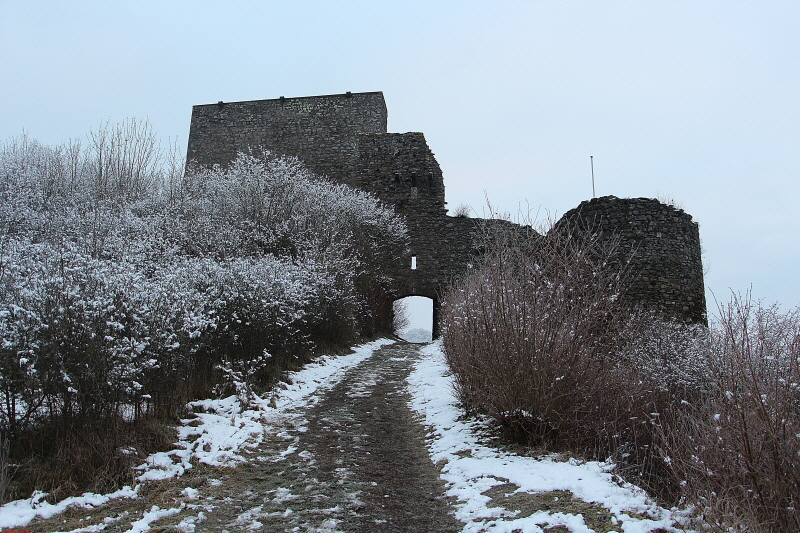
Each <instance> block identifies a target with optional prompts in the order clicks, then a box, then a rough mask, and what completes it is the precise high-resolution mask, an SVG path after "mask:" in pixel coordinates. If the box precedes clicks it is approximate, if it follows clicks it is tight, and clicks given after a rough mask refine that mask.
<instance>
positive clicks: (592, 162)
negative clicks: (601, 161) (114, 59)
mask: <svg viewBox="0 0 800 533" xmlns="http://www.w3.org/2000/svg"><path fill="white" fill-rule="evenodd" d="M589 164H591V165H592V198H597V195H596V194H595V193H594V156H593V155H590V156H589Z"/></svg>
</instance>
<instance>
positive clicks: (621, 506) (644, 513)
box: [0, 340, 683, 533]
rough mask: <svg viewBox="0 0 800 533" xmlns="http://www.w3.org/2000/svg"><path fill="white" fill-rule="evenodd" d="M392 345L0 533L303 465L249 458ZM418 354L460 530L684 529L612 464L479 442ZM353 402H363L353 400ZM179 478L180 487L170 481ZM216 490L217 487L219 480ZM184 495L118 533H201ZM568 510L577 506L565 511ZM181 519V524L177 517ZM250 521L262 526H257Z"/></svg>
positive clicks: (435, 448)
mask: <svg viewBox="0 0 800 533" xmlns="http://www.w3.org/2000/svg"><path fill="white" fill-rule="evenodd" d="M391 342H392V341H389V340H380V341H375V342H372V343H369V344H366V345H363V346H360V347H358V348H356V349H355V351H354V353H352V354H350V355H346V356H341V357H326V358H322V359H321V360H320V361H318V362H316V363H314V364H310V365H307V366H306V367H305V368H304V369H303V370H302V371H300V372H296V373H294V374H293V375H292V377H291V384H283V385H282V386H281V387H279V388H277V389H276V391H275V393H274V395H271V396H269V397H265V398H258V397H257V398H255V399H254V401H253V402H252V404H251V406H250V408H249V409H244V410H243V409H242V408H241V405H240V402H239V401H237V399H236V397H230V398H226V399H223V400H205V401H201V402H194V403H193V404H192V409H193V410H194V411H195V412H196V413H197V418H195V419H187V420H186V421H185V423H184V425H183V426H181V427H180V428H179V437H180V442H179V443H178V445H177V446H176V449H174V450H172V451H169V452H162V453H157V454H153V455H152V456H150V457H149V458H148V459H147V461H146V462H144V463H143V464H142V465H141V466H140V468H139V475H138V480H139V482H140V484H139V485H137V486H136V487H133V488H130V487H125V488H123V489H122V490H120V491H117V492H115V493H112V494H108V495H95V494H85V495H83V496H80V497H77V498H70V499H68V500H65V501H62V502H60V503H59V504H56V505H51V504H49V503H47V502H44V501H43V497H44V496H45V495H43V494H40V493H39V494H35V495H33V497H32V498H30V499H27V500H19V501H16V502H11V503H9V504H6V505H5V506H3V507H1V508H0V529H2V528H21V527H25V526H26V525H28V524H29V523H30V522H31V520H33V519H34V518H36V517H40V518H48V517H51V516H54V515H58V513H61V512H62V511H63V510H64V509H66V508H67V507H68V506H77V507H81V508H84V509H95V508H98V506H102V505H104V504H108V502H111V501H112V500H115V499H116V500H118V499H122V498H130V499H133V500H136V499H137V498H139V495H140V492H141V490H142V487H143V486H145V483H146V482H153V481H156V482H157V481H158V480H173V481H172V483H180V479H181V476H184V475H185V474H187V473H188V472H189V471H191V470H192V468H194V466H193V464H195V465H196V464H200V465H210V466H213V467H223V466H236V465H239V464H242V463H246V462H250V463H254V462H255V461H256V459H257V460H258V461H262V462H263V461H268V462H274V461H280V460H281V458H282V457H286V456H288V455H290V454H293V455H295V456H299V457H301V458H302V457H303V453H304V452H302V451H301V452H298V449H297V447H296V444H297V439H296V437H291V438H289V437H288V436H286V437H285V439H284V441H283V442H285V443H284V444H281V447H280V448H279V449H275V451H274V452H273V453H274V454H275V457H274V458H269V457H258V456H257V454H256V455H254V453H253V450H256V449H258V448H259V446H261V445H262V441H263V440H264V439H265V438H268V437H269V436H270V435H272V436H275V435H278V436H280V435H282V434H286V435H288V434H287V433H286V431H285V429H284V428H286V427H287V423H290V424H291V426H292V428H293V429H295V430H296V431H298V432H303V431H305V424H307V420H306V419H305V418H304V416H303V413H304V412H305V410H307V409H308V408H310V407H311V406H314V405H315V404H317V403H318V402H319V401H320V399H321V398H322V397H323V395H324V394H325V392H326V391H328V390H330V389H331V388H332V387H334V385H336V384H337V383H338V382H339V381H340V380H342V378H343V377H344V375H345V373H346V372H347V371H348V370H349V369H352V368H353V367H355V366H357V365H359V364H360V363H362V362H364V361H365V360H366V359H367V358H369V357H370V356H371V355H372V354H373V352H374V351H375V350H377V349H378V348H379V347H381V346H383V345H386V344H390V343H391ZM422 354H423V357H421V358H420V360H419V363H417V365H416V367H415V370H414V371H413V372H412V374H411V375H410V376H409V378H408V390H409V393H410V395H411V402H410V403H411V405H410V407H411V408H412V409H413V410H415V411H416V412H417V413H419V415H420V417H421V418H422V421H423V423H424V424H425V425H426V426H427V427H428V429H429V434H428V441H427V446H428V448H429V451H430V455H431V459H432V461H433V462H434V463H435V464H436V465H437V466H439V468H440V469H441V476H442V478H443V479H444V480H445V482H446V483H447V486H448V489H447V491H448V495H449V496H452V497H453V498H454V500H455V501H456V503H455V515H456V518H458V519H459V520H460V521H461V522H463V523H464V527H463V531H464V532H477V531H493V532H512V531H522V532H542V531H544V530H545V528H549V527H553V526H559V525H560V526H563V527H565V528H566V529H567V530H569V531H571V532H573V533H579V532H580V533H582V532H588V531H595V530H594V529H591V527H590V526H591V525H592V524H594V523H595V522H596V521H597V520H598V519H599V518H598V517H600V518H602V519H603V520H604V521H605V522H606V523H607V524H610V525H612V526H613V529H614V530H617V531H620V532H626V533H634V532H646V531H653V530H657V529H658V528H663V529H665V530H667V531H676V530H678V529H675V528H674V526H673V525H674V524H676V523H677V522H679V521H681V520H682V518H683V516H682V515H681V514H680V513H678V512H676V511H674V510H666V509H662V508H660V507H658V506H656V505H655V504H654V503H653V502H651V501H650V500H648V498H647V497H646V495H645V494H644V493H643V492H642V491H641V490H639V489H637V488H636V487H633V486H631V485H627V484H623V483H619V482H617V481H615V479H616V478H615V477H614V476H613V474H612V473H611V470H612V468H613V465H608V464H603V463H597V462H578V461H575V460H570V461H559V460H558V458H556V457H552V458H546V459H543V460H542V459H539V460H537V459H534V458H531V457H519V456H515V455H511V454H507V453H504V452H501V451H498V450H497V449H495V448H492V447H490V446H487V445H484V444H482V442H483V441H484V439H482V438H481V435H482V434H483V433H485V429H486V428H485V427H483V426H482V425H481V424H480V423H478V422H474V421H472V422H470V421H464V420H461V419H460V417H461V415H462V413H460V412H459V410H458V408H457V407H456V404H455V400H454V398H453V396H452V394H451V381H450V377H448V376H449V372H448V370H447V368H446V366H445V364H444V361H443V357H442V355H441V352H440V351H439V349H438V346H437V345H436V344H431V345H427V346H424V347H423V348H422ZM366 385H369V384H365V386H366ZM356 396H357V395H356ZM353 401H359V398H358V397H354V398H353ZM190 424H191V425H190ZM262 448H263V446H262ZM262 464H263V463H262ZM256 466H257V465H256ZM176 479H177V480H178V481H174V480H176ZM211 482H212V483H211V484H212V485H213V480H211ZM179 490H181V495H182V497H181V501H180V503H179V504H178V503H175V502H173V503H172V504H171V505H169V506H167V505H164V506H163V507H164V508H161V507H160V506H157V505H153V506H152V507H149V508H147V509H145V510H143V511H142V512H141V513H140V514H137V515H136V516H135V517H134V516H131V517H130V518H129V523H130V527H129V528H128V526H126V527H125V528H121V529H120V528H116V529H114V530H115V531H116V530H119V531H126V532H144V531H147V530H149V529H150V528H151V527H154V526H155V525H156V522H157V521H158V520H161V519H164V518H165V517H170V516H173V515H179V514H180V515H181V516H183V515H184V514H186V512H187V508H191V509H193V511H192V515H191V516H187V518H185V519H181V522H180V523H179V524H178V525H177V529H178V530H180V531H185V532H193V531H195V526H196V524H198V523H200V522H201V521H202V520H204V517H205V515H204V513H207V512H208V509H206V508H203V507H202V506H201V505H200V504H199V503H198V501H199V500H198V489H196V488H193V487H191V486H188V484H187V486H186V487H183V485H180V488H179ZM201 490H202V489H201ZM279 496H280V494H276V495H275V499H274V502H279V501H280V498H279ZM290 501H291V500H290V499H288V498H287V499H286V504H285V506H286V509H285V511H284V512H285V513H291V512H292V511H291V509H290V508H289V506H288V505H289V503H290ZM274 502H273V503H274ZM567 502H573V503H571V504H570V505H567V506H565V505H564V504H565V503H567ZM575 502H577V503H575ZM295 508H296V507H295ZM542 509H547V510H542ZM576 509H577V511H576ZM122 514H125V513H122ZM590 514H591V515H592V516H589V515H590ZM120 516H121V515H120ZM245 518H247V517H245ZM115 519H116V518H115ZM178 519H180V516H179V517H177V518H174V520H178ZM108 520H111V519H108ZM248 520H249V518H248V519H247V520H245V521H248ZM126 523H127V522H126ZM248 523H250V524H251V525H258V524H259V522H258V521H257V520H255V519H253V520H249V522H248ZM334 524H335V522H334V521H332V522H331V527H330V528H328V529H327V530H328V531H335V526H334ZM107 525H108V522H107V521H104V522H101V523H93V525H91V526H86V527H80V528H72V529H70V531H72V532H73V533H77V532H79V531H86V532H89V531H102V530H104V529H106V526H107ZM253 529H258V528H257V527H254V528H253ZM108 530H109V531H110V530H111V528H110V527H109V529H108ZM607 530H608V528H606V529H604V531H607Z"/></svg>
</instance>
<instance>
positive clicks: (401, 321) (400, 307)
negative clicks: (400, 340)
mask: <svg viewBox="0 0 800 533" xmlns="http://www.w3.org/2000/svg"><path fill="white" fill-rule="evenodd" d="M392 313H393V319H392V330H393V331H394V334H395V335H397V334H399V333H400V332H401V331H403V330H404V329H406V328H408V326H409V325H411V317H410V316H409V313H408V305H406V303H405V302H404V301H403V300H395V302H394V303H393V304H392Z"/></svg>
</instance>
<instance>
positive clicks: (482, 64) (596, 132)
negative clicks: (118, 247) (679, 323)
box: [0, 0, 800, 310]
mask: <svg viewBox="0 0 800 533" xmlns="http://www.w3.org/2000/svg"><path fill="white" fill-rule="evenodd" d="M798 31H800V3H797V2H700V1H691V2H674V1H671V2H663V3H660V2H651V1H641V2H592V3H590V2H518V3H515V2H465V1H458V2H432V1H430V0H428V1H424V2H422V1H421V2H412V1H407V2H384V1H370V2H348V1H346V0H338V1H331V2H296V1H293V2H288V1H286V2H274V3H273V2H245V1H239V2H224V3H223V2H219V3H212V2H202V1H192V2H188V1H187V2H164V1H161V2H144V1H137V2H106V1H102V2H89V1H83V2H17V1H13V0H0V139H7V138H8V137H11V136H15V135H19V134H21V133H22V131H23V130H27V131H28V133H29V135H30V136H31V137H34V138H37V139H39V140H40V141H42V142H45V143H49V144H55V143H59V142H61V141H62V140H66V139H67V138H69V137H79V136H85V135H86V134H87V133H88V132H89V131H90V130H91V129H97V127H98V126H99V124H100V123H101V122H102V121H105V120H108V119H110V120H112V121H121V120H124V119H125V118H127V117H137V118H145V117H146V118H149V120H150V122H151V123H152V125H153V127H154V129H155V130H156V131H157V132H158V133H159V134H160V135H161V136H162V137H163V138H164V139H165V143H166V139H167V138H173V139H175V138H177V139H178V142H179V143H180V144H181V145H182V146H183V147H184V148H185V146H186V141H187V137H188V132H189V119H190V116H191V109H192V105H195V104H206V103H213V102H217V101H218V100H223V101H237V100H257V99H266V98H277V97H278V96H281V95H283V96H287V97H290V96H308V95H318V94H334V93H343V92H345V91H353V92H361V91H376V90H380V91H383V93H384V96H385V98H386V103H387V106H388V110H389V131H391V132H407V131H421V132H423V133H424V134H425V137H426V139H427V141H428V144H429V145H430V147H431V149H432V150H433V151H434V153H435V154H436V157H437V159H438V161H439V164H440V165H441V167H442V170H443V172H444V177H445V186H446V190H447V200H448V204H449V207H450V208H455V207H456V206H457V205H458V204H461V203H466V204H469V205H471V206H473V207H474V208H475V209H477V211H478V212H479V213H480V212H481V211H482V208H483V205H484V204H485V200H484V194H485V195H486V196H488V198H489V200H490V201H491V202H492V204H494V205H495V206H496V207H497V208H498V209H500V210H501V211H508V212H512V213H515V212H516V211H517V209H518V206H520V205H522V206H523V207H524V208H525V209H527V206H530V207H531V208H532V209H533V210H534V211H539V213H540V216H539V218H540V219H544V218H546V216H547V215H548V213H549V214H550V215H551V216H560V215H561V214H563V213H564V212H566V211H567V210H569V209H571V208H573V207H575V206H577V205H578V204H579V203H580V202H581V201H582V200H586V199H588V198H590V197H591V195H592V187H591V175H590V167H589V156H590V155H593V156H594V162H595V176H596V180H597V181H596V183H597V195H598V196H601V195H609V194H613V195H616V196H620V197H638V196H647V197H656V196H662V197H670V198H673V199H674V200H675V201H676V202H678V203H680V204H681V205H682V206H683V207H684V209H685V210H686V211H687V212H689V213H690V214H691V215H692V216H693V217H694V219H695V220H696V221H697V222H699V224H700V237H701V239H702V242H703V247H704V250H705V255H704V260H705V262H706V267H707V269H708V274H707V276H706V286H707V288H708V289H710V290H713V292H714V293H715V294H716V296H717V298H718V299H720V300H723V301H724V300H727V299H728V295H729V294H730V290H731V289H732V290H734V291H746V290H747V289H749V287H750V286H751V284H752V288H753V294H754V296H755V297H758V298H764V299H765V300H766V301H768V302H772V301H779V302H781V303H782V304H784V306H785V307H794V306H795V305H797V304H798V303H800V286H799V284H798V282H797V272H798V266H799V265H800V209H798V208H799V207H800V150H798V149H799V148H800V35H798ZM709 297H710V294H709ZM713 306H714V304H713V301H712V302H710V305H709V308H710V310H712V308H713Z"/></svg>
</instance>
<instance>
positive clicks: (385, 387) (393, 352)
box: [28, 343, 462, 533]
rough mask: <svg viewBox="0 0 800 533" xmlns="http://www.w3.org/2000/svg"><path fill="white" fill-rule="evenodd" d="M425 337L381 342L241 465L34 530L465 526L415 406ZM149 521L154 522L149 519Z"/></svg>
mask: <svg viewBox="0 0 800 533" xmlns="http://www.w3.org/2000/svg"><path fill="white" fill-rule="evenodd" d="M419 357H420V354H419V348H418V346H416V345H413V344H406V343H396V344H393V345H389V346H385V347H383V348H380V349H378V350H377V351H376V352H375V353H374V354H373V355H372V356H371V357H370V358H368V359H366V360H365V361H363V362H362V363H361V364H359V365H357V366H356V367H354V368H352V369H351V370H350V371H348V372H347V374H345V377H344V378H343V379H342V380H341V381H340V382H339V383H338V384H337V385H336V386H335V387H333V388H332V389H330V390H328V391H325V392H323V393H320V396H319V398H318V401H317V402H316V404H314V405H313V406H312V407H310V408H308V409H307V410H306V411H305V412H299V413H295V415H297V416H289V417H287V420H286V423H285V424H284V425H283V426H282V427H278V428H273V429H272V430H271V432H270V434H268V435H267V436H266V438H265V439H264V441H263V442H262V444H261V445H260V446H259V447H258V448H256V449H253V450H250V452H249V453H250V460H249V461H248V462H247V463H244V464H242V465H240V466H239V467H237V468H228V469H225V468H211V467H207V466H201V465H198V466H197V467H196V468H194V469H192V470H190V471H189V473H188V474H187V475H185V476H184V477H182V478H178V479H176V480H171V481H168V482H160V483H154V484H152V485H151V486H149V487H148V489H147V490H146V491H145V492H144V494H142V497H140V498H138V499H136V500H115V501H112V502H110V503H109V504H107V505H105V506H103V507H101V508H96V509H93V510H91V512H87V511H85V510H71V511H67V512H66V513H63V514H62V515H59V516H57V517H54V518H53V519H51V520H47V521H39V522H35V523H32V524H30V526H28V527H29V528H30V529H31V530H32V531H87V532H88V531H109V532H126V531H130V530H131V529H133V530H134V531H141V528H140V529H137V527H138V526H137V521H139V522H138V524H141V525H142V526H144V525H145V522H147V521H148V520H149V519H150V518H152V519H153V520H152V521H150V522H149V525H150V527H151V529H150V531H185V532H205V531H209V532H212V531H213V532H224V531H229V532H235V531H270V532H271V531H276V532H280V531H303V532H306V531H331V532H333V531H342V532H373V531H374V532H381V531H386V532H395V531H398V532H399V531H403V532H415V531H418V532H426V533H439V532H455V531H460V530H461V528H462V524H461V523H460V522H458V521H456V520H455V519H454V518H453V516H452V513H451V508H450V505H449V502H448V501H447V499H446V498H445V497H444V484H443V482H442V481H441V480H440V479H439V472H438V470H437V469H436V467H435V466H434V465H433V464H432V463H431V460H430V457H429V456H428V452H427V450H426V448H425V443H424V431H425V430H424V428H423V427H422V425H421V424H420V423H419V422H418V421H417V420H416V419H415V417H414V415H413V414H412V412H411V411H410V409H409V407H408V396H407V394H406V392H405V379H406V377H407V376H408V374H409V372H410V370H411V368H412V365H413V363H414V361H415V360H416V359H417V358H419ZM143 521H144V522H143Z"/></svg>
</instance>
